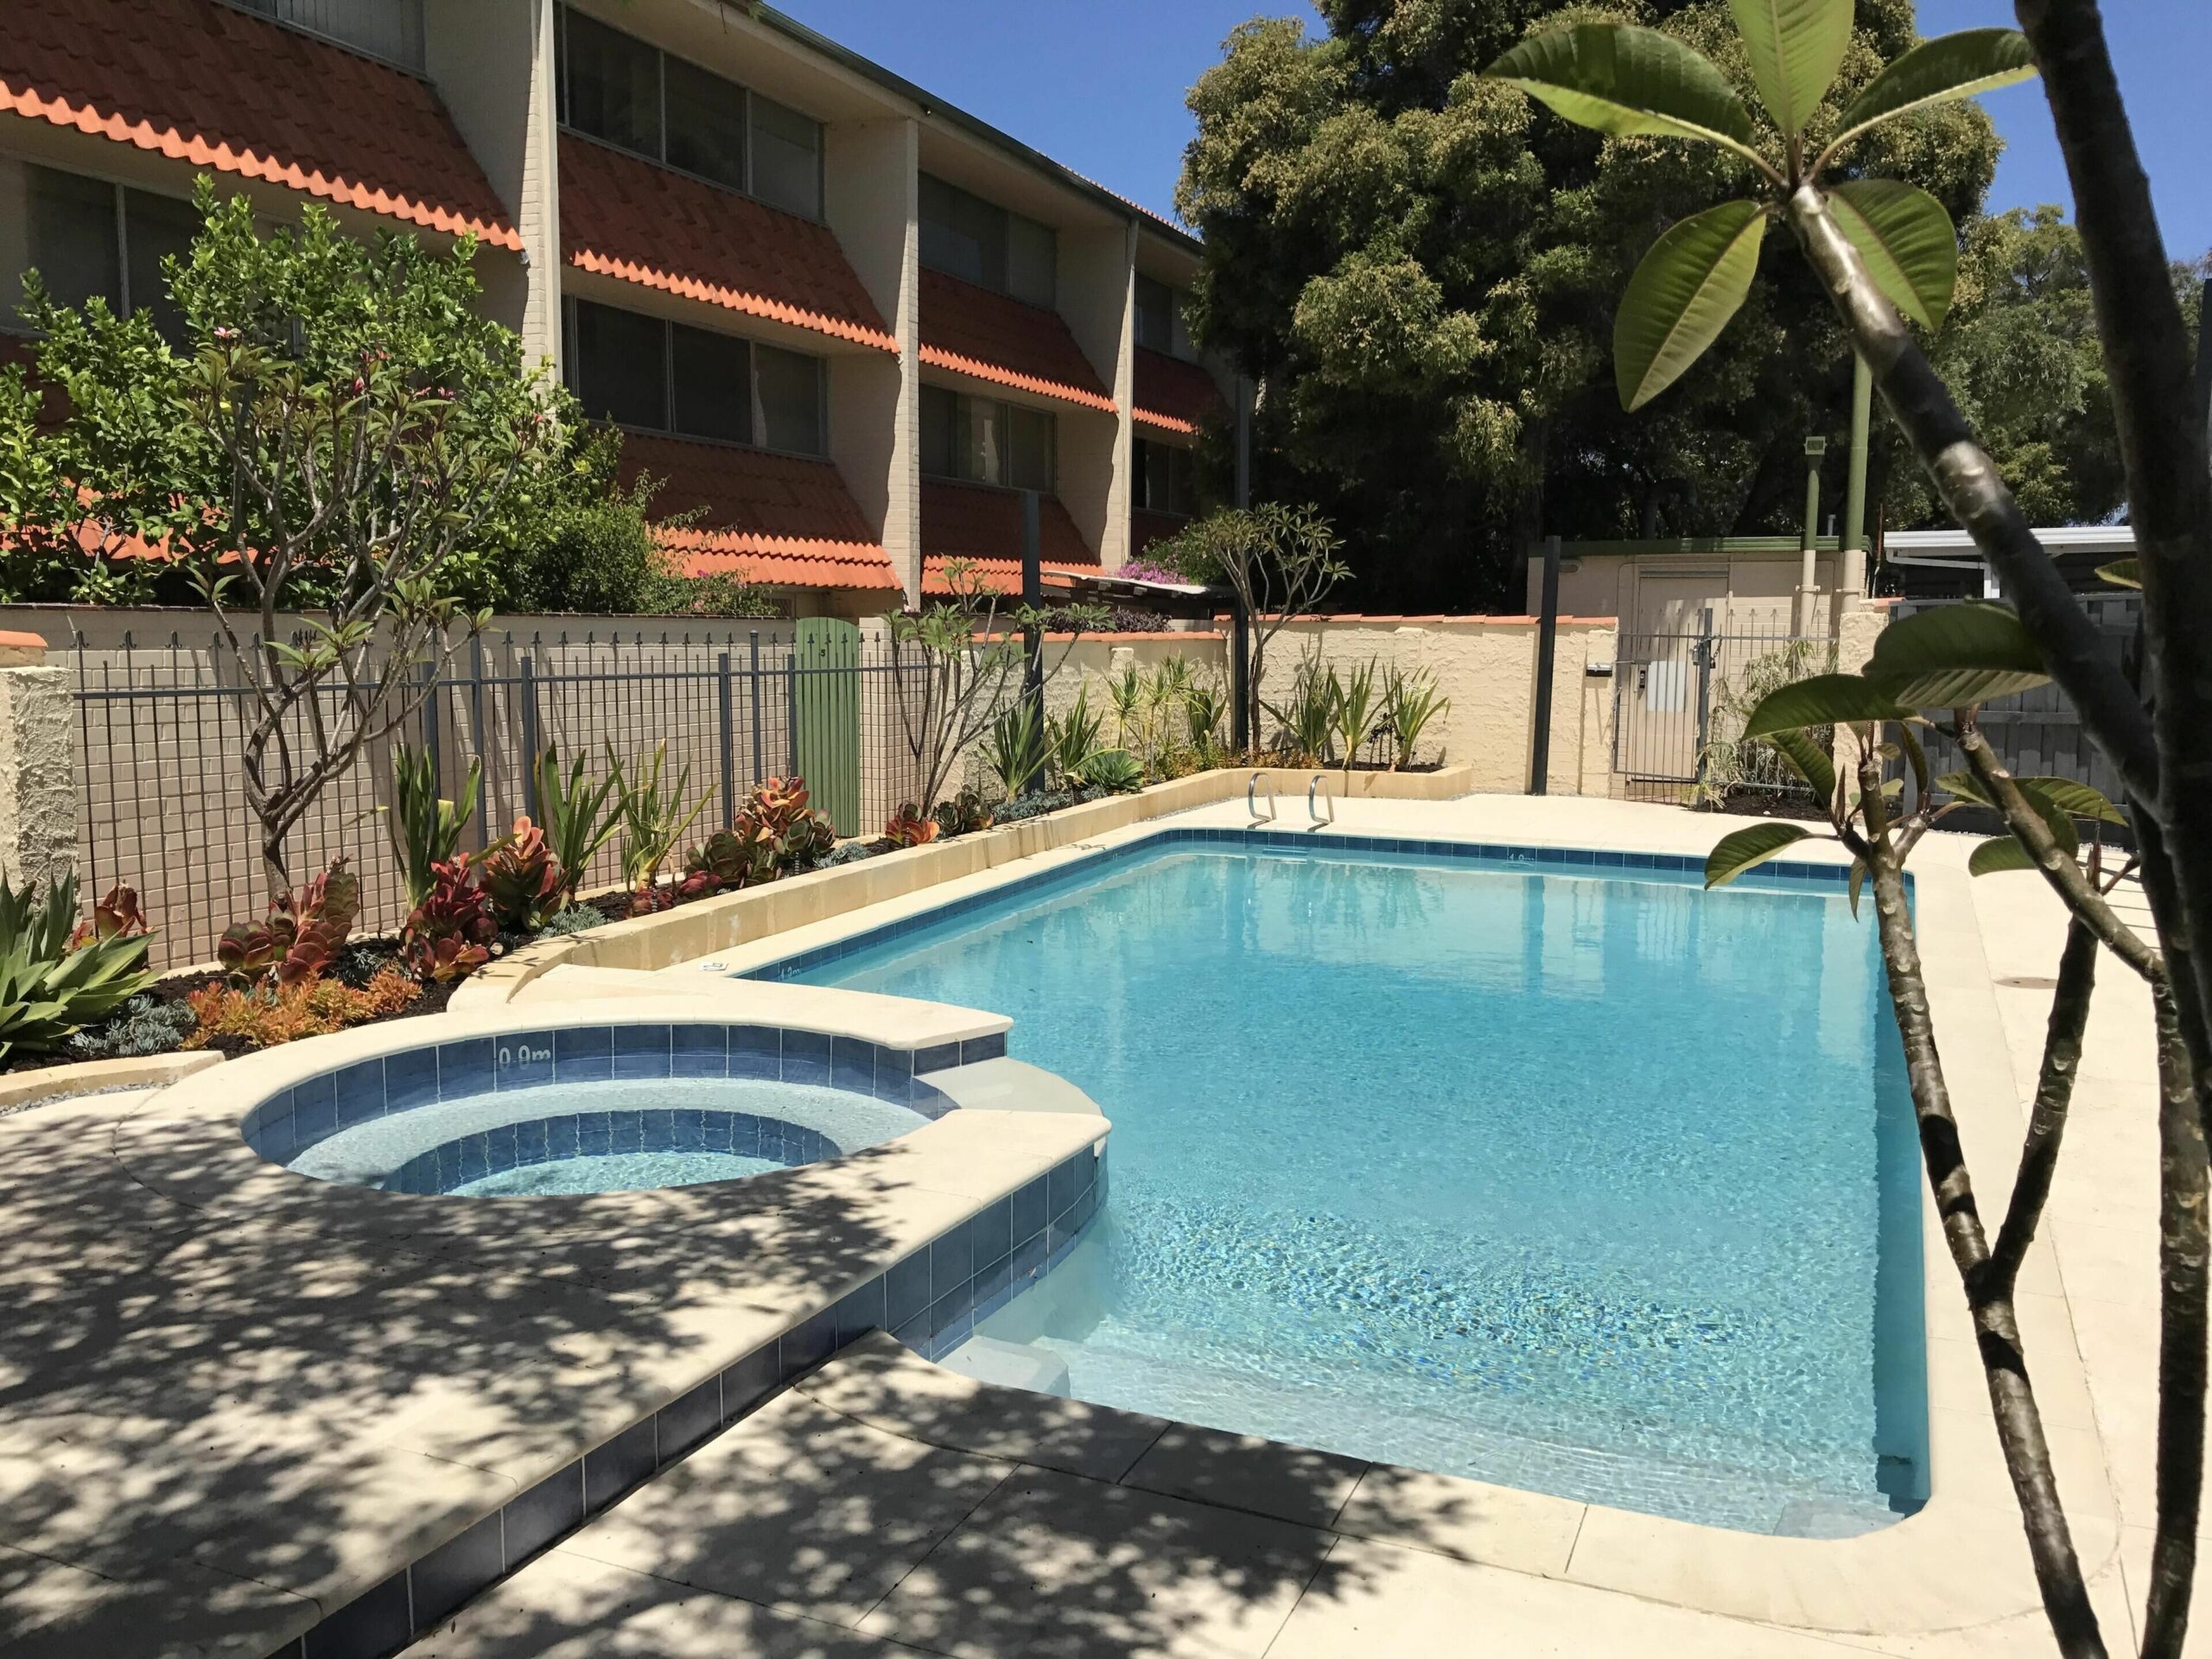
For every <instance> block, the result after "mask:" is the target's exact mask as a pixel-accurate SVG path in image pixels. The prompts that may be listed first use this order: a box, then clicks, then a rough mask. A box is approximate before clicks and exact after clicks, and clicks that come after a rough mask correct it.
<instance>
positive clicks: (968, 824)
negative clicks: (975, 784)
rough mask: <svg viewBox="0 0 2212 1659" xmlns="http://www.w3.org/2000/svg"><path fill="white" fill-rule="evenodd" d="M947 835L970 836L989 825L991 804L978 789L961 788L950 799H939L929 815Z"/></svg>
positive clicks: (987, 827)
mask: <svg viewBox="0 0 2212 1659" xmlns="http://www.w3.org/2000/svg"><path fill="white" fill-rule="evenodd" d="M931 816H932V817H935V818H936V819H937V823H938V829H942V830H944V833H945V834H946V835H948V836H971V835H974V834H975V833H976V831H977V830H979V829H989V828H990V827H991V804H990V803H989V802H988V801H987V800H985V799H984V798H983V797H982V792H981V791H977V790H973V789H963V790H962V791H960V792H959V793H958V794H957V795H955V796H954V797H953V798H951V799H950V800H947V801H939V802H938V804H937V810H936V811H935V812H934V813H933V814H932V815H931Z"/></svg>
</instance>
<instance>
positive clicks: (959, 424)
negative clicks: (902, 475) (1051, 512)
mask: <svg viewBox="0 0 2212 1659" xmlns="http://www.w3.org/2000/svg"><path fill="white" fill-rule="evenodd" d="M1057 430H1058V428H1057V423H1055V421H1054V420H1053V417H1052V415H1051V414H1050V413H1049V412H1048V411H1046V410H1041V409H1028V408H1025V407H1024V406H1022V405H1021V404H1002V403H1000V402H998V401H997V400H995V399H994V398H989V397H969V396H967V395H966V394H965V393H963V392H957V391H946V390H945V389H944V387H943V386H924V387H923V388H922V455H921V461H922V471H923V472H924V473H925V474H928V475H929V476H931V477H933V478H953V479H961V480H966V481H967V482H969V483H971V484H1000V485H1004V486H1007V488H1009V489H1016V490H1037V491H1040V492H1042V493H1045V494H1046V495H1050V494H1051V493H1052V489H1053V477H1054V461H1055V456H1054V454H1053V446H1054V442H1055V437H1056V434H1057Z"/></svg>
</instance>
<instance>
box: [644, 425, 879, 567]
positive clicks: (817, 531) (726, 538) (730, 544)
mask: <svg viewBox="0 0 2212 1659" xmlns="http://www.w3.org/2000/svg"><path fill="white" fill-rule="evenodd" d="M641 472H644V473H650V474H652V475H653V476H654V477H655V478H657V479H659V480H662V482H661V486H660V489H659V491H658V493H656V494H655V495H654V497H653V501H652V511H653V512H655V513H656V514H658V515H660V516H662V517H664V518H666V517H673V516H675V515H677V514H679V513H688V512H693V511H694V510H695V509H703V511H701V512H699V516H698V518H697V519H696V522H695V523H693V524H691V525H690V526H689V527H688V528H686V529H683V530H671V531H664V532H663V533H662V537H661V540H662V545H664V546H665V547H667V548H669V549H670V550H672V551H674V552H676V553H677V554H678V555H679V556H681V558H682V561H683V570H684V574H685V575H694V576H699V575H711V574H714V573H716V572H724V571H726V572H729V573H731V574H734V575H741V576H743V577H744V578H745V579H746V580H747V581H748V582H763V583H766V584H767V585H769V586H772V587H778V588H874V589H885V590H889V591H894V592H895V591H896V590H897V588H898V587H899V582H898V578H897V577H895V576H894V575H892V572H891V560H890V557H889V556H888V555H887V554H886V553H885V552H884V550H883V544H882V543H880V542H879V541H877V540H876V538H875V534H874V531H871V530H870V529H869V528H868V520H867V519H866V518H863V517H862V516H861V510H860V508H859V507H858V506H857V505H855V504H854V501H853V498H852V496H851V494H850V493H849V492H848V491H847V490H846V488H845V480H843V479H842V478H841V477H840V476H838V473H837V469H836V467H835V466H833V465H831V464H830V463H829V461H812V460H809V459H808V458H806V457H805V456H803V455H779V454H775V453H773V452H772V451H770V450H766V449H749V448H744V447H742V446H741V445H737V444H727V443H700V442H694V441H692V440H691V439H689V438H670V437H661V436H657V435H645V434H639V433H627V434H625V435H624V436H623V439H622V481H623V482H624V483H625V484H627V483H629V482H630V481H631V480H632V479H634V478H636V477H637V475H638V474H639V473H641Z"/></svg>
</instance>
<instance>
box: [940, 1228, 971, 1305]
mask: <svg viewBox="0 0 2212 1659" xmlns="http://www.w3.org/2000/svg"><path fill="white" fill-rule="evenodd" d="M975 1276H976V1250H975V1245H974V1243H973V1242H972V1241H971V1240H970V1239H969V1236H968V1230H967V1228H966V1227H964V1226H961V1227H956V1228H954V1229H953V1230H951V1231H950V1232H949V1233H947V1234H945V1235H944V1236H943V1237H942V1238H940V1239H938V1240H937V1242H936V1243H932V1244H931V1246H930V1297H931V1300H933V1301H942V1300H944V1296H945V1294H946V1293H947V1292H948V1291H952V1290H956V1289H958V1288H959V1287H961V1286H963V1285H965V1284H966V1283H967V1282H968V1281H969V1280H970V1279H972V1278H974V1277H975Z"/></svg>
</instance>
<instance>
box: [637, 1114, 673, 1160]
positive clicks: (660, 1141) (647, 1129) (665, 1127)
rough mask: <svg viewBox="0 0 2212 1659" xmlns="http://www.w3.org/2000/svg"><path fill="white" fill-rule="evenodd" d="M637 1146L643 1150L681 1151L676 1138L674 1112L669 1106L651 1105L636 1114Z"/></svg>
mask: <svg viewBox="0 0 2212 1659" xmlns="http://www.w3.org/2000/svg"><path fill="white" fill-rule="evenodd" d="M638 1135H639V1142H638V1144H639V1147H640V1149H642V1150H644V1151H645V1152H681V1151H683V1147H681V1146H680V1145H679V1144H678V1143H677V1138H676V1112H675V1109H673V1108H671V1107H667V1106H651V1107H648V1108H646V1109H645V1110H644V1111H642V1112H639V1114H638Z"/></svg>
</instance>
